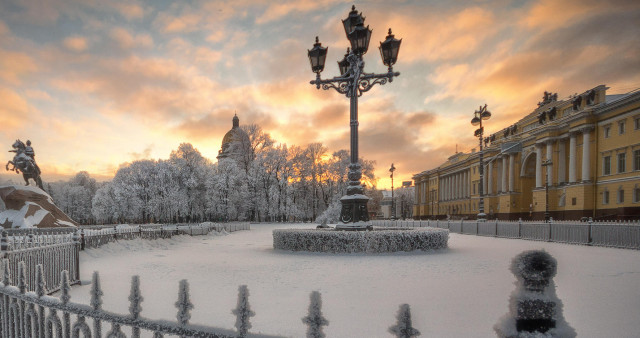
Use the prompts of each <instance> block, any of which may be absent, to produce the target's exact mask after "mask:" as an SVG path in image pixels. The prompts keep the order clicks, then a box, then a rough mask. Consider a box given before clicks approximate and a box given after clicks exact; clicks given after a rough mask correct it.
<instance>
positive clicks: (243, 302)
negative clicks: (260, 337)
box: [231, 285, 256, 337]
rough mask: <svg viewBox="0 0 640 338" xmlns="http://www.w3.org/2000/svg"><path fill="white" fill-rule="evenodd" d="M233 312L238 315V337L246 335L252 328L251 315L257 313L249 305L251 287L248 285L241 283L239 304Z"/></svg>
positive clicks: (236, 325)
mask: <svg viewBox="0 0 640 338" xmlns="http://www.w3.org/2000/svg"><path fill="white" fill-rule="evenodd" d="M231 313H233V314H234V315H236V324H235V327H236V329H238V337H246V335H247V332H249V329H250V328H251V323H250V322H249V317H253V316H255V315H256V313H255V312H253V311H251V306H250V305H249V289H248V288H247V286H246V285H240V286H239V287H238V304H237V305H236V308H235V309H234V310H232V311H231Z"/></svg>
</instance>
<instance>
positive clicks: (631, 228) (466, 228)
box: [372, 219, 640, 249]
mask: <svg viewBox="0 0 640 338" xmlns="http://www.w3.org/2000/svg"><path fill="white" fill-rule="evenodd" d="M372 223H373V225H376V226H385V227H435V228H444V229H449V231H450V232H454V233H460V234H470V235H478V236H492V237H503V238H520V239H528V240H536V241H548V242H560V243H571V244H585V245H597V246H609V247H616V248H626V249H640V221H621V222H593V221H592V220H590V219H589V221H587V222H582V221H554V220H552V221H550V222H548V223H546V222H542V221H522V220H519V221H500V220H493V221H484V222H478V221H470V220H455V221H454V220H402V221H400V220H398V221H391V220H374V221H372Z"/></svg>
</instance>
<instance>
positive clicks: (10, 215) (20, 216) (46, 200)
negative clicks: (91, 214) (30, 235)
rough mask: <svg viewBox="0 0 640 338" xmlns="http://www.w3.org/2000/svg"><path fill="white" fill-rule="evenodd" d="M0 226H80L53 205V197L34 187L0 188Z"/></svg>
mask: <svg viewBox="0 0 640 338" xmlns="http://www.w3.org/2000/svg"><path fill="white" fill-rule="evenodd" d="M0 199H1V200H2V203H0V207H1V206H2V204H4V209H6V210H2V208H0V226H2V227H3V228H5V229H8V228H61V227H75V226H77V225H78V223H76V222H75V221H74V220H72V219H71V218H69V216H67V215H66V214H65V213H64V212H62V210H60V209H58V207H57V206H56V205H55V204H53V200H52V199H51V196H49V195H48V194H47V193H46V192H44V191H43V190H42V189H39V188H36V187H33V186H16V185H6V186H0Z"/></svg>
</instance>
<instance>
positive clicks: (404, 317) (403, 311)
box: [389, 304, 420, 338]
mask: <svg viewBox="0 0 640 338" xmlns="http://www.w3.org/2000/svg"><path fill="white" fill-rule="evenodd" d="M396 319H397V322H396V325H394V326H392V327H390V328H389V333H391V334H393V335H394V336H396V337H397V338H413V337H417V336H419V335H420V331H418V330H417V329H415V328H414V327H413V324H412V323H411V308H410V307H409V304H402V305H400V309H398V314H397V315H396Z"/></svg>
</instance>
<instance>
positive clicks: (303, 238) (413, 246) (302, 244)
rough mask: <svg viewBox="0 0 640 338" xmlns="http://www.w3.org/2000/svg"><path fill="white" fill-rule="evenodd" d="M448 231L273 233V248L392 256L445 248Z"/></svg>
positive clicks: (304, 230)
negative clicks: (387, 254) (393, 253)
mask: <svg viewBox="0 0 640 338" xmlns="http://www.w3.org/2000/svg"><path fill="white" fill-rule="evenodd" d="M448 240H449V231H448V230H446V229H437V228H395V229H376V230H373V231H337V230H325V229H316V230H306V229H276V230H274V231H273V248H274V249H281V250H290V251H311V252H331V253H354V252H369V253H375V252H396V251H406V252H409V251H415V250H422V251H427V250H434V249H442V248H446V247H447V242H448Z"/></svg>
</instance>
